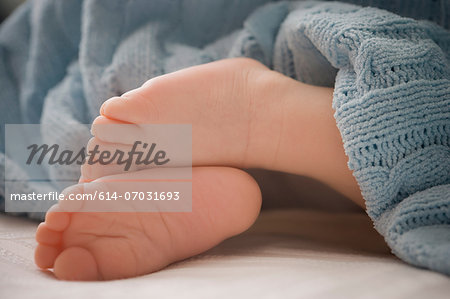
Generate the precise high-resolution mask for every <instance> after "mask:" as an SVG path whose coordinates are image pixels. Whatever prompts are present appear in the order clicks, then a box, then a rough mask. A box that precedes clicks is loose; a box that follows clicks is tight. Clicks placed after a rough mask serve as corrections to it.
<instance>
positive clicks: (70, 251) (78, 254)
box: [54, 247, 101, 280]
mask: <svg viewBox="0 0 450 299" xmlns="http://www.w3.org/2000/svg"><path fill="white" fill-rule="evenodd" d="M54 273H55V275H56V277H58V278H60V279H64V280H99V279H101V277H100V275H99V272H98V270H97V262H96V261H95V258H94V256H93V255H92V254H91V253H90V252H89V251H88V250H86V249H84V248H81V247H70V248H67V249H66V250H64V251H63V252H62V253H61V254H60V255H59V256H58V257H57V258H56V261H55V263H54Z"/></svg>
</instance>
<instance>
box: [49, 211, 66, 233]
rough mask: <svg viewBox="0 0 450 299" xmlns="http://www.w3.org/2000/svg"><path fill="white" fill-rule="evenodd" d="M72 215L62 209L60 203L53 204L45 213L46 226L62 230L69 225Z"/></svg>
mask: <svg viewBox="0 0 450 299" xmlns="http://www.w3.org/2000/svg"><path fill="white" fill-rule="evenodd" d="M69 222H70V215H69V213H67V212H63V211H61V209H60V207H59V205H54V206H52V207H51V208H50V209H49V210H48V211H47V214H46V215H45V223H46V226H47V227H48V228H49V229H51V230H53V231H57V232H62V231H63V230H65V229H66V228H67V227H68V226H69Z"/></svg>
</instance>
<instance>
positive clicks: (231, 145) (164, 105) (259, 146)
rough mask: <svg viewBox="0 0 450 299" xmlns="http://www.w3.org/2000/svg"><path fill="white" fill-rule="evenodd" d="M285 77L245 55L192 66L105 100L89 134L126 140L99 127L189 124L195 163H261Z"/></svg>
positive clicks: (268, 156)
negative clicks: (126, 124)
mask: <svg viewBox="0 0 450 299" xmlns="http://www.w3.org/2000/svg"><path fill="white" fill-rule="evenodd" d="M287 79H288V78H286V77H284V76H282V75H281V74H279V73H276V72H274V71H271V70H269V69H268V68H267V67H265V66H264V65H262V64H261V63H259V62H257V61H255V60H250V59H243V58H240V59H229V60H223V61H218V62H213V63H209V64H205V65H201V66H195V67H192V68H188V69H184V70H181V71H178V72H175V73H171V74H167V75H164V76H160V77H157V78H154V79H151V80H149V81H148V82H147V83H145V84H144V85H143V86H142V87H141V88H138V89H135V90H133V91H130V92H128V93H126V94H124V95H123V96H121V97H115V98H112V99H110V100H108V101H107V102H105V103H104V105H103V106H102V108H101V111H100V112H101V114H102V116H100V117H98V118H97V119H96V120H95V121H94V124H93V129H92V132H93V134H94V135H95V136H96V137H97V139H100V140H101V141H103V142H107V143H126V142H121V140H120V139H119V140H118V139H117V138H120V137H121V136H117V134H113V136H111V134H107V133H106V134H105V132H104V130H102V126H100V125H102V124H117V123H131V124H171V123H172V124H192V134H193V135H192V147H193V148H192V152H193V156H192V163H193V165H194V166H196V165H203V166H204V165H227V166H234V167H243V168H249V167H257V166H261V161H266V160H268V161H269V162H270V161H271V160H273V159H274V154H275V152H276V147H277V144H278V139H279V138H280V137H279V133H280V132H281V127H282V121H281V117H282V114H283V113H284V112H283V109H284V107H283V103H281V101H283V98H282V96H281V94H282V93H283V91H284V90H286V89H287V87H286V85H288V84H289V83H292V82H290V79H289V80H287ZM103 127H105V126H103ZM108 133H110V132H108ZM125 135H128V134H123V136H125ZM111 137H113V140H111ZM141 140H142V139H141ZM268 140H270V141H271V142H267V141H268ZM88 167H89V166H88ZM104 170H105V171H107V168H105V169H104ZM106 174H108V173H106ZM98 176H99V174H97V175H95V176H94V177H93V178H90V179H95V178H96V177H98ZM100 176H101V175H100Z"/></svg>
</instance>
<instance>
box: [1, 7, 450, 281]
mask: <svg viewBox="0 0 450 299" xmlns="http://www.w3.org/2000/svg"><path fill="white" fill-rule="evenodd" d="M266 2H271V1H269V0H248V1H230V0H216V1H211V0H189V1H175V0H173V1H167V0H152V1H148V0H142V1H139V0H135V1H124V0H97V1H95V0H85V1H80V0H64V1H60V0H42V1H31V2H29V3H26V4H25V5H23V6H22V7H21V8H20V9H18V10H17V11H16V13H15V14H14V15H13V16H11V17H10V18H9V19H8V20H7V21H6V22H5V23H4V24H2V26H1V28H0V119H1V123H2V133H1V134H2V136H0V137H1V138H0V169H1V170H0V195H2V196H3V197H4V191H5V190H4V171H3V169H4V167H3V166H4V164H5V161H7V160H8V159H10V158H11V157H7V156H5V155H4V154H3V153H4V148H5V144H4V124H8V123H43V124H48V125H53V126H54V128H55V129H54V130H52V132H48V138H49V139H50V140H52V141H53V143H64V144H66V145H69V146H70V143H74V144H76V143H77V142H79V140H83V138H85V139H87V138H88V136H89V132H86V131H82V130H81V131H79V132H74V131H73V127H74V126H73V124H78V123H90V122H92V120H93V119H94V118H95V117H96V116H97V113H98V111H99V107H100V105H101V104H102V102H103V101H104V100H106V99H108V98H110V97H112V96H114V95H120V94H122V93H123V92H125V91H127V90H130V89H133V88H136V87H137V86H139V85H141V84H142V83H143V82H145V81H146V80H148V79H149V78H151V77H154V76H158V75H161V74H164V73H167V72H171V71H174V70H177V69H181V68H184V67H187V66H191V65H196V64H201V63H205V62H209V61H213V60H217V59H221V58H225V57H236V56H247V57H252V58H254V59H257V60H259V61H261V62H263V63H264V64H266V65H268V66H269V67H271V68H273V69H275V70H277V71H279V72H281V73H283V74H286V75H288V76H290V77H293V78H295V79H297V80H300V81H304V82H306V83H310V84H315V85H322V86H334V88H335V92H334V99H333V107H334V109H335V110H336V113H335V118H336V122H337V126H338V128H339V130H340V132H341V136H342V140H343V142H344V147H345V152H346V154H347V156H348V158H349V162H348V166H349V168H350V169H351V170H353V171H354V176H355V178H356V179H357V181H358V183H359V186H360V188H361V190H362V193H363V196H364V198H365V201H366V205H367V213H368V214H369V216H370V217H371V219H372V220H373V222H374V225H375V228H376V229H377V230H378V231H379V232H380V233H381V234H382V235H383V236H384V237H385V239H386V241H387V243H388V244H389V246H390V247H391V249H392V251H393V252H394V253H395V254H396V255H397V256H398V257H400V258H401V259H403V260H405V261H407V262H409V263H411V264H414V265H417V266H420V267H425V268H429V269H433V270H435V271H440V272H443V273H446V274H449V275H450V65H449V55H450V33H449V32H448V31H446V30H445V29H443V28H447V29H448V28H449V23H450V18H449V15H450V3H449V1H433V2H431V1H407V0H404V1H402V0H397V1H381V0H380V1H374V0H372V1H369V0H368V1H346V2H355V3H356V2H357V3H359V4H363V5H366V4H370V5H372V6H376V7H378V8H371V7H365V8H363V7H361V6H355V5H351V4H343V3H337V2H333V3H329V2H322V3H320V2H309V1H300V2H275V3H266ZM388 11H390V12H388ZM409 17H411V18H409ZM418 19H426V20H424V21H420V20H418ZM439 25H440V26H439ZM8 171H9V172H11V173H10V174H9V175H11V176H12V177H16V178H17V179H18V180H23V181H25V180H26V177H27V175H26V173H25V172H24V171H23V170H21V169H20V168H19V167H16V168H14V167H9V168H8ZM78 171H79V170H78V169H74V170H73V174H72V175H73V177H74V179H75V180H76V179H77V178H78V176H79V173H78ZM57 175H58V174H57V173H54V174H50V177H53V178H56V177H57ZM66 176H67V175H66ZM32 190H33V186H32V185H31V184H27V183H26V182H24V184H23V190H22V191H26V192H31V191H32ZM30 216H32V217H41V216H42V215H39V214H32V213H31V214H30Z"/></svg>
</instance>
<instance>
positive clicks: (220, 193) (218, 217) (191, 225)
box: [35, 167, 261, 280]
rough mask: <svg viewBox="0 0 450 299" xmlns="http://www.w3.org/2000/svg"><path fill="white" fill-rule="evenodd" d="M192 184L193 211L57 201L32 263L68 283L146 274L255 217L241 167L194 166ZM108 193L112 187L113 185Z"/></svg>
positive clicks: (253, 193)
mask: <svg viewBox="0 0 450 299" xmlns="http://www.w3.org/2000/svg"><path fill="white" fill-rule="evenodd" d="M144 171H147V170H144ZM132 175H133V173H127V174H120V175H115V176H110V177H109V178H106V179H114V180H127V179H129V177H130V176H132ZM132 178H133V177H132ZM192 182H193V183H192V184H193V186H192V188H193V191H192V193H193V194H192V196H193V198H192V212H186V213H167V212H166V213H164V212H160V213H157V212H138V213H133V212H129V213H126V212H125V213H97V212H96V213H93V212H74V213H71V212H63V211H61V210H63V205H62V204H58V205H56V206H54V207H52V209H51V210H50V211H49V212H48V213H47V215H46V220H45V222H43V223H41V224H40V226H39V228H38V231H37V233H36V240H37V241H38V243H39V244H38V247H37V248H36V252H35V261H36V264H37V265H38V266H39V267H41V268H44V269H47V268H53V270H54V273H55V275H56V277H58V278H61V279H67V280H108V279H118V278H126V277H133V276H137V275H143V274H148V273H151V272H154V271H157V270H159V269H162V268H164V267H165V266H167V265H169V264H171V263H173V262H175V261H179V260H182V259H185V258H188V257H191V256H193V255H196V254H199V253H201V252H204V251H205V250H207V249H209V248H211V247H213V246H215V245H216V244H218V243H219V242H221V241H222V240H224V239H226V238H228V237H230V236H233V235H236V234H238V233H241V232H242V231H244V230H246V229H247V228H248V227H249V226H250V225H251V224H252V223H253V222H254V220H255V219H256V216H257V214H258V212H259V208H260V203H261V195H260V191H259V188H258V186H257V184H256V182H255V181H254V180H253V179H252V178H251V177H250V176H249V175H247V174H246V173H245V172H243V171H240V170H237V169H233V168H225V167H196V168H193V171H192ZM77 186H79V187H80V186H81V185H77ZM82 189H83V188H81V189H80V191H81V192H82ZM71 190H74V189H73V188H72V189H71ZM109 191H111V192H114V191H115V190H114V185H113V187H111V189H110V190H109Z"/></svg>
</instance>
